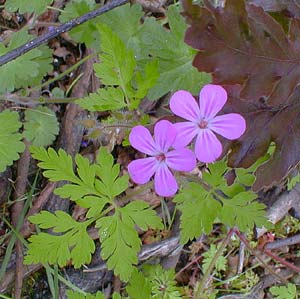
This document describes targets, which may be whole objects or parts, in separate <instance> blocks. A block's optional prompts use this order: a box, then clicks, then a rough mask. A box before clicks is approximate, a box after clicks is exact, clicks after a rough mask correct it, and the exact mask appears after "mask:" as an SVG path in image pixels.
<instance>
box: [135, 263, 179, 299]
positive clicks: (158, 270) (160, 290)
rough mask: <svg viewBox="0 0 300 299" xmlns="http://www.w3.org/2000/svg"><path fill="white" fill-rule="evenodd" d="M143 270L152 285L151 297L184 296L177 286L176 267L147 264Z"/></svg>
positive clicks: (155, 298) (162, 298)
mask: <svg viewBox="0 0 300 299" xmlns="http://www.w3.org/2000/svg"><path fill="white" fill-rule="evenodd" d="M143 272H144V273H145V276H146V280H147V281H149V282H150V284H151V286H152V297H151V299H181V298H182V296H181V294H180V292H179V288H178V287H177V286H176V281H175V271H174V269H168V270H167V269H163V268H162V267H161V266H160V265H145V266H144V267H143ZM138 286H139V285H137V286H136V287H138ZM146 298H147V297H146Z"/></svg>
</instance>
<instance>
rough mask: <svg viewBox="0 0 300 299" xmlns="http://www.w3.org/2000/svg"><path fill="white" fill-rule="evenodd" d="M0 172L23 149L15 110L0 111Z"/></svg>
mask: <svg viewBox="0 0 300 299" xmlns="http://www.w3.org/2000/svg"><path fill="white" fill-rule="evenodd" d="M0 88H1V87H0ZM0 124H1V126H0V157H1V158H0V172H2V171H4V170H5V168H6V167H7V166H9V165H11V164H12V162H13V161H15V160H17V159H18V158H19V153H22V152H23V151H24V149H25V145H24V143H23V142H22V141H21V139H22V135H21V134H20V133H18V130H19V128H20V127H21V125H22V124H21V123H20V121H19V115H18V113H17V112H12V111H9V110H4V111H3V112H1V113H0Z"/></svg>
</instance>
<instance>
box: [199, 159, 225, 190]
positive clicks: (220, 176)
mask: <svg viewBox="0 0 300 299" xmlns="http://www.w3.org/2000/svg"><path fill="white" fill-rule="evenodd" d="M226 171H227V165H226V162H225V161H224V160H221V161H217V162H215V163H212V164H210V165H209V171H207V172H203V174H202V178H203V180H204V181H205V182H207V183H208V184H210V185H211V186H212V187H213V188H222V187H224V186H227V182H226V180H225V178H224V174H225V172H226Z"/></svg>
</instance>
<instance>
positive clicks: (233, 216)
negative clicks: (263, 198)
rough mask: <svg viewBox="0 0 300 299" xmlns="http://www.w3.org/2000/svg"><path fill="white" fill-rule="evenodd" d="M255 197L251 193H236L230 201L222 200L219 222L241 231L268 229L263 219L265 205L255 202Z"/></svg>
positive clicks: (267, 224) (264, 218) (265, 220)
mask: <svg viewBox="0 0 300 299" xmlns="http://www.w3.org/2000/svg"><path fill="white" fill-rule="evenodd" d="M256 198H257V195H256V194H255V193H253V192H251V191H247V192H246V191H245V192H241V193H238V194H237V195H235V196H234V197H233V198H231V199H224V200H223V201H222V202H223V206H222V210H221V211H220V214H219V218H220V220H221V221H222V222H223V223H225V224H227V225H229V226H231V227H233V226H238V228H239V229H240V230H241V231H246V230H247V229H250V230H251V229H252V228H253V227H254V225H256V226H258V227H262V226H265V227H268V226H269V223H268V222H267V218H266V217H265V205H264V204H262V203H259V202H257V201H255V199H256Z"/></svg>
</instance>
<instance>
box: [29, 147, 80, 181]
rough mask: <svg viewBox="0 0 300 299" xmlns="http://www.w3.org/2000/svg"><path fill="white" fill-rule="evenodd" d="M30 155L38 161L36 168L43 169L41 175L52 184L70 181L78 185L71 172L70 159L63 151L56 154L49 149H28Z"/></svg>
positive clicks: (71, 163) (60, 150)
mask: <svg viewBox="0 0 300 299" xmlns="http://www.w3.org/2000/svg"><path fill="white" fill-rule="evenodd" d="M30 152H31V155H32V157H33V158H34V159H37V160H40V161H41V162H40V163H38V166H39V167H40V168H41V169H44V170H45V171H44V172H43V175H44V176H45V177H46V178H48V179H49V180H50V181H52V182H58V181H64V180H66V181H70V182H73V183H77V184H80V180H79V179H78V178H77V177H76V175H75V173H74V171H73V162H72V157H71V156H70V155H68V154H67V153H66V152H65V151H64V150H63V149H59V151H58V153H57V152H56V151H55V150H54V149H53V148H49V149H48V151H47V150H46V149H44V148H43V147H36V146H31V147H30Z"/></svg>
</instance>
